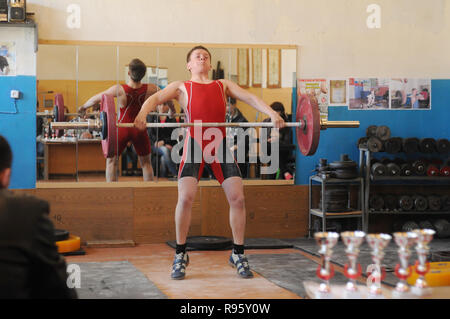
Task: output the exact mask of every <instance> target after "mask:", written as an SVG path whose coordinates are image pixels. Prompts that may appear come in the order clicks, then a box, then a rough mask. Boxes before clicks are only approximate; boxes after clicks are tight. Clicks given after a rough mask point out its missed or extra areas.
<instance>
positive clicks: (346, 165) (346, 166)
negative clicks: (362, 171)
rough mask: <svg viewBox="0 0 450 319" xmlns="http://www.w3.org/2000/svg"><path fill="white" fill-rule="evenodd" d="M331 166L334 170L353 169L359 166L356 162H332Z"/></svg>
mask: <svg viewBox="0 0 450 319" xmlns="http://www.w3.org/2000/svg"><path fill="white" fill-rule="evenodd" d="M329 165H330V167H331V168H332V169H352V168H355V167H357V166H358V164H356V162H354V161H348V162H331V163H330V164H329Z"/></svg>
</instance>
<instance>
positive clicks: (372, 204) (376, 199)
mask: <svg viewBox="0 0 450 319" xmlns="http://www.w3.org/2000/svg"><path fill="white" fill-rule="evenodd" d="M369 208H371V209H374V210H381V209H383V208H384V199H383V197H382V196H380V195H378V194H372V195H370V197H369Z"/></svg>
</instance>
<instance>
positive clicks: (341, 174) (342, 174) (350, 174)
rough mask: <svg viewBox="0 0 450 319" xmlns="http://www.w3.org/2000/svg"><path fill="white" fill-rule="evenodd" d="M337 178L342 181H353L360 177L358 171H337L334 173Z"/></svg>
mask: <svg viewBox="0 0 450 319" xmlns="http://www.w3.org/2000/svg"><path fill="white" fill-rule="evenodd" d="M333 173H334V177H335V178H340V179H352V178H357V177H358V171H357V170H356V169H337V170H335V171H333Z"/></svg>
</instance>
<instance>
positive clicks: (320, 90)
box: [297, 79, 328, 120]
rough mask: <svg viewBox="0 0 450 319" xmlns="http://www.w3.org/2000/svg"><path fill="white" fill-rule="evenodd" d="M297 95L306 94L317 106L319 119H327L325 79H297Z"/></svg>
mask: <svg viewBox="0 0 450 319" xmlns="http://www.w3.org/2000/svg"><path fill="white" fill-rule="evenodd" d="M297 94H298V96H300V95H301V94H306V95H308V96H309V97H310V99H315V100H316V101H317V104H318V105H319V111H320V117H321V118H322V119H325V120H326V119H328V87H327V80H326V79H298V81H297Z"/></svg>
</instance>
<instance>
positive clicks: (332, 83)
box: [328, 79, 348, 106]
mask: <svg viewBox="0 0 450 319" xmlns="http://www.w3.org/2000/svg"><path fill="white" fill-rule="evenodd" d="M328 89H329V92H330V106H342V105H348V90H347V80H341V79H339V80H338V79H336V80H332V79H330V80H328Z"/></svg>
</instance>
